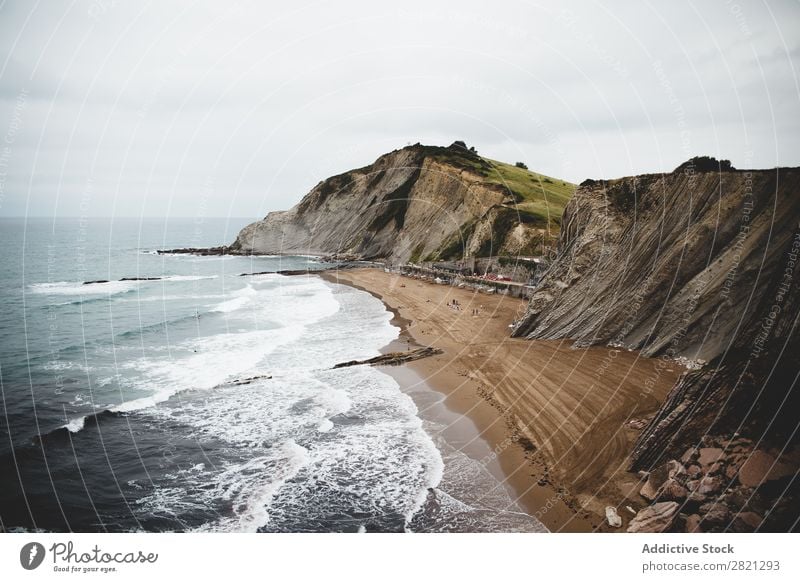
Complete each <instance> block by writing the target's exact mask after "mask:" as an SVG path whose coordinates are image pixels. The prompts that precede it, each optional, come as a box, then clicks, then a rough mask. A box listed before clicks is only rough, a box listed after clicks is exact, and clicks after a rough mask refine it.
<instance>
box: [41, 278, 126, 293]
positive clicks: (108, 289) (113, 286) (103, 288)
mask: <svg viewBox="0 0 800 582" xmlns="http://www.w3.org/2000/svg"><path fill="white" fill-rule="evenodd" d="M138 284H139V281H108V282H106V283H92V284H91V285H84V284H83V282H82V281H80V282H77V281H57V282H53V283H33V284H31V285H28V289H30V291H31V293H36V294H40V295H78V296H84V295H106V296H108V295H116V294H118V293H127V292H129V291H133V290H134V289H136V288H137V287H138Z"/></svg>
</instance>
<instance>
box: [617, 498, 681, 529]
mask: <svg viewBox="0 0 800 582" xmlns="http://www.w3.org/2000/svg"><path fill="white" fill-rule="evenodd" d="M678 507H679V506H678V504H677V503H676V502H674V501H663V502H661V503H654V504H653V505H650V506H649V507H645V508H644V509H642V510H641V511H640V512H639V513H637V514H636V517H634V518H633V519H632V520H631V522H630V524H628V529H627V531H628V533H658V532H663V531H667V530H668V529H669V528H670V527H672V524H673V523H674V522H675V518H676V517H677V516H678Z"/></svg>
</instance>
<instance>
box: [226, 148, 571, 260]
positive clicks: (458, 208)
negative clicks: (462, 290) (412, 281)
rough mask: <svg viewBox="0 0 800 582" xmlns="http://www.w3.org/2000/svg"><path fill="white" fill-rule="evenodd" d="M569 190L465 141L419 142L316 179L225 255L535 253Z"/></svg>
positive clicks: (554, 228)
mask: <svg viewBox="0 0 800 582" xmlns="http://www.w3.org/2000/svg"><path fill="white" fill-rule="evenodd" d="M574 187H575V186H574V185H573V184H569V183H567V182H564V181H562V180H557V179H554V178H550V177H548V176H543V175H540V174H536V173H534V172H529V171H528V170H527V168H525V167H524V165H519V166H511V165H509V164H503V163H501V162H495V161H493V160H488V159H486V158H483V157H481V156H479V155H478V154H477V153H476V152H475V151H474V150H472V149H468V148H467V147H466V146H465V145H464V144H463V142H455V143H454V144H452V145H451V146H449V147H436V146H424V145H420V144H416V145H413V146H408V147H405V148H403V149H400V150H395V151H393V152H390V153H388V154H385V155H383V156H381V157H379V158H378V159H377V160H376V161H375V162H374V163H372V164H370V165H369V166H366V167H363V168H359V169H356V170H351V171H348V172H345V173H343V174H339V175H337V176H333V177H331V178H328V179H327V180H324V181H322V182H320V183H319V184H317V186H315V187H314V188H313V189H312V190H311V192H309V193H308V194H307V195H306V196H305V197H304V198H303V199H302V200H301V201H300V203H299V204H297V205H296V206H294V207H293V208H292V209H290V210H287V211H282V212H272V213H270V214H269V215H267V217H266V218H264V219H263V220H260V221H258V222H254V223H253V224H250V225H248V226H247V227H245V228H244V229H242V231H241V232H240V233H239V235H238V237H237V238H236V241H235V242H234V243H233V244H232V245H231V246H230V247H227V252H231V253H236V254H271V253H280V254H292V253H294V254H313V255H338V256H348V257H352V258H358V259H366V260H374V259H385V260H389V261H392V262H407V261H412V262H417V261H421V260H448V259H456V258H462V257H464V256H493V255H500V254H505V255H519V254H523V255H528V254H541V252H542V249H543V248H544V247H547V246H548V245H549V244H550V243H551V242H554V240H555V234H556V233H557V232H558V223H559V221H560V217H561V213H562V210H563V208H564V205H565V204H566V201H567V200H568V199H569V196H570V195H571V193H572V191H573V190H574Z"/></svg>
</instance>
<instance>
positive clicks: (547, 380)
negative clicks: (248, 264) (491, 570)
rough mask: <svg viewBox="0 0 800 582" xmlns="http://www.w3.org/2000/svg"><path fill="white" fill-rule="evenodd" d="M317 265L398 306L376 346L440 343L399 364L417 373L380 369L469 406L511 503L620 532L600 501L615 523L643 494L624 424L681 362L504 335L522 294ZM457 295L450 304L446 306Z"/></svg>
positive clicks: (668, 383)
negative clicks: (394, 330)
mask: <svg viewBox="0 0 800 582" xmlns="http://www.w3.org/2000/svg"><path fill="white" fill-rule="evenodd" d="M322 276H323V277H324V278H325V279H326V280H328V281H331V282H336V283H342V284H346V285H351V286H353V287H357V288H359V289H362V290H364V291H368V292H370V293H372V294H373V295H374V296H376V297H378V298H379V299H381V300H382V301H383V302H384V304H385V305H386V306H387V307H388V308H389V310H390V311H392V312H393V313H394V314H395V317H394V320H393V321H392V323H393V324H394V325H397V326H399V327H400V328H401V329H402V332H401V336H400V340H398V342H396V343H395V345H392V346H387V348H386V350H385V351H399V350H404V349H407V346H409V345H410V346H411V347H415V346H417V345H421V346H433V347H436V348H440V349H441V350H443V353H442V354H441V355H437V356H433V357H430V358H425V359H422V360H417V361H415V362H411V363H408V364H405V365H404V366H402V367H401V368H410V369H411V370H412V371H413V372H414V374H408V373H403V370H402V369H398V368H393V367H389V366H383V367H381V368H380V369H381V370H383V371H385V372H387V373H389V374H391V375H393V376H394V377H395V378H396V379H397V381H398V382H399V383H400V385H401V387H404V388H405V389H408V387H409V386H408V383H409V382H415V381H417V382H419V381H422V382H425V383H426V384H427V385H428V386H429V387H430V388H432V389H434V390H436V391H438V392H440V393H442V394H444V395H445V401H444V402H445V405H446V406H447V408H449V409H450V410H451V411H453V412H455V413H457V414H460V415H466V416H467V417H469V419H471V420H472V422H473V423H474V425H475V427H477V431H478V433H479V435H480V438H482V439H484V440H485V441H486V443H487V444H488V446H489V448H490V449H491V451H490V456H491V461H492V462H493V463H495V462H496V463H495V464H497V465H499V467H501V468H502V475H501V478H505V480H506V484H507V485H510V489H511V490H512V492H513V493H515V494H516V496H517V501H518V502H519V504H520V505H521V506H522V507H523V508H524V509H525V510H527V512H528V513H530V514H531V515H533V516H535V517H537V518H538V519H539V520H540V521H541V522H542V523H543V524H544V525H545V527H547V528H548V529H549V530H550V531H555V532H558V531H565V532H581V531H593V530H595V531H597V530H600V531H619V530H613V528H609V527H608V526H607V525H606V524H605V521H604V510H605V506H606V505H612V506H615V507H618V509H619V515H620V517H622V519H623V527H622V528H621V531H624V529H625V527H626V526H627V522H628V521H629V520H630V519H631V518H632V517H633V514H632V513H631V511H630V510H628V509H626V507H630V508H632V509H633V510H638V509H640V508H641V507H643V506H644V505H645V503H644V500H640V498H639V496H638V490H639V487H640V485H639V478H638V476H636V475H634V474H631V473H628V472H627V471H626V470H625V469H626V466H627V456H628V453H629V451H630V450H631V446H632V444H633V441H634V440H635V438H636V435H637V434H638V431H637V430H636V429H634V428H629V427H627V426H625V425H626V422H628V421H630V420H634V419H641V418H643V417H648V416H649V415H652V414H653V413H654V412H655V411H656V409H657V408H658V406H659V404H660V403H661V402H662V401H663V399H664V397H665V396H666V394H667V392H668V391H669V389H670V388H671V387H672V384H673V383H674V382H675V380H676V378H677V377H678V375H679V373H680V372H681V368H680V367H679V366H678V364H675V365H670V366H667V367H666V368H664V367H663V366H662V368H661V369H660V371H659V370H657V368H656V360H651V359H647V358H643V357H640V356H639V355H638V354H637V353H636V352H627V351H625V350H612V349H611V348H606V347H596V348H589V349H579V350H576V349H572V348H571V347H570V343H569V342H562V341H531V340H523V339H516V338H511V337H509V334H510V329H509V325H510V324H511V323H512V322H513V321H514V320H515V319H516V318H517V317H519V316H520V315H521V314H522V313H523V311H524V309H525V306H526V304H527V303H526V302H525V301H523V300H521V299H516V298H513V297H508V296H504V295H488V294H484V293H481V292H478V291H475V290H473V289H466V288H463V289H460V288H457V287H451V286H449V285H436V284H433V283H428V282H424V281H420V280H417V279H412V278H408V277H403V276H401V275H398V274H394V273H386V272H384V271H383V270H382V269H370V268H366V269H351V270H342V271H327V272H325V273H323V275H322ZM454 299H455V300H456V301H457V302H458V303H459V304H460V309H459V310H456V309H453V308H451V307H449V306H448V303H450V302H452V301H453V300H454ZM473 309H479V310H480V314H479V315H473V313H472V310H473ZM415 379H416V380H415ZM648 384H651V385H654V386H653V388H652V389H651V390H650V391H649V393H647V391H646V390H645V388H644V387H645V386H647V385H648ZM421 413H422V414H424V413H425V411H421Z"/></svg>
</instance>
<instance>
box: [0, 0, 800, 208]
mask: <svg viewBox="0 0 800 582" xmlns="http://www.w3.org/2000/svg"><path fill="white" fill-rule="evenodd" d="M564 6H565V4H564V3H563V2H552V3H551V2H511V1H508V2H506V1H496V2H491V3H490V2H471V1H465V0H459V1H458V2H455V1H451V2H446V3H445V2H436V1H434V0H424V1H421V2H417V1H413V0H401V1H398V2H376V1H375V0H372V1H364V2H356V1H337V2H322V1H320V2H306V1H300V2H297V1H292V2H238V3H237V2H233V1H231V0H224V1H223V0H220V1H218V2H205V3H199V4H198V3H189V2H169V1H166V0H158V1H153V2H122V1H121V0H120V1H115V0H94V1H92V2H85V1H75V2H34V1H32V0H29V1H20V2H13V1H6V2H2V3H1V4H0V67H1V68H0V132H1V133H2V134H4V135H3V137H2V138H0V139H2V143H0V216H19V215H40V216H41V215H45V216H51V215H57V216H80V215H88V216H121V215H125V216H142V215H144V216H165V215H169V216H191V217H195V216H246V217H253V218H256V217H260V216H263V215H265V214H266V213H267V212H268V211H270V210H276V209H283V208H288V207H289V206H291V205H293V204H294V203H296V202H297V201H298V200H299V199H300V198H301V197H302V196H303V194H305V193H306V192H307V191H308V190H309V189H310V188H311V187H312V186H314V185H315V184H316V183H317V182H319V181H320V180H322V179H324V178H326V177H327V176H329V175H332V174H336V173H340V172H342V171H345V170H348V169H351V168H354V167H359V166H363V165H366V164H368V163H370V162H372V161H373V160H374V159H375V158H376V157H377V156H379V155H380V154H382V153H385V152H387V151H391V150H393V149H396V148H399V147H403V146H405V145H407V144H408V143H415V142H418V141H420V142H423V143H429V144H438V145H447V144H449V143H451V142H452V141H453V140H456V139H462V140H465V141H466V142H467V143H468V144H469V145H472V146H475V147H476V148H477V149H478V151H479V152H480V153H481V154H482V155H484V156H487V157H491V158H494V159H499V160H503V161H508V162H515V161H524V162H525V163H527V165H528V166H529V167H530V168H531V169H535V170H537V171H540V172H542V173H545V174H549V175H553V176H557V177H561V178H565V179H569V180H572V181H574V182H580V181H582V180H583V179H585V178H590V177H591V178H599V177H619V176H624V175H630V174H639V173H644V172H658V171H669V170H672V169H673V168H674V167H675V166H677V165H678V164H679V163H681V162H682V161H685V160H686V159H688V158H689V157H691V156H693V155H698V154H707V155H714V156H717V157H722V158H728V159H730V160H731V161H732V162H733V164H734V165H735V166H737V167H757V168H763V167H773V166H775V165H794V166H796V165H800V131H798V130H800V82H799V80H798V69H799V68H800V59H799V58H798V56H799V55H800V48H799V45H800V5H799V4H798V2H796V1H787V2H770V3H765V2H758V1H753V2H750V1H745V0H734V1H725V0H719V1H703V2H701V1H696V2H682V1H669V2H642V1H631V2H616V3H609V2H603V3H602V5H601V4H600V3H599V2H581V3H577V2H576V3H569V7H568V8H566V9H565V8H564Z"/></svg>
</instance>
